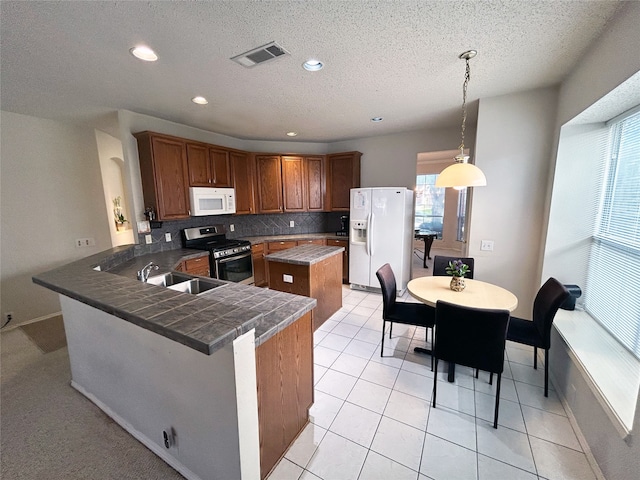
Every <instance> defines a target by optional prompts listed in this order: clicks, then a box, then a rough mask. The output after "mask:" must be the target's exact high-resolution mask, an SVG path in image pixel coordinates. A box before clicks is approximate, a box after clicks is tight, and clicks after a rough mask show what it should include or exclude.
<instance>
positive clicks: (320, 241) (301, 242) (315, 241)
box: [298, 238, 324, 245]
mask: <svg viewBox="0 0 640 480" xmlns="http://www.w3.org/2000/svg"><path fill="white" fill-rule="evenodd" d="M298 245H324V238H314V239H310V240H298Z"/></svg>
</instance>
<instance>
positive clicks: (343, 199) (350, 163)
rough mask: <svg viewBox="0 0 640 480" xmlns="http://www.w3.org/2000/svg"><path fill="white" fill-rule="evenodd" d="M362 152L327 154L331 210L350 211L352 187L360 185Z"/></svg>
mask: <svg viewBox="0 0 640 480" xmlns="http://www.w3.org/2000/svg"><path fill="white" fill-rule="evenodd" d="M361 157H362V153H360V152H346V153H333V154H330V155H327V169H328V178H327V183H328V185H329V186H328V190H329V195H328V197H329V210H331V211H332V212H348V211H349V208H350V205H349V203H350V194H351V189H352V188H358V187H360V158H361Z"/></svg>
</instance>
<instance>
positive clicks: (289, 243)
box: [267, 240, 298, 254]
mask: <svg viewBox="0 0 640 480" xmlns="http://www.w3.org/2000/svg"><path fill="white" fill-rule="evenodd" d="M296 245H298V242H297V241H295V240H283V241H280V242H267V254H269V253H273V252H278V251H280V250H286V249H287V248H293V247H295V246H296Z"/></svg>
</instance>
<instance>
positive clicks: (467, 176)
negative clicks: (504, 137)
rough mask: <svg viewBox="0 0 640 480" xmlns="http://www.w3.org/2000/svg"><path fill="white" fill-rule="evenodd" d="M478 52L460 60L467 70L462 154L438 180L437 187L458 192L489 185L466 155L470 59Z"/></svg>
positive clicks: (464, 92)
mask: <svg viewBox="0 0 640 480" xmlns="http://www.w3.org/2000/svg"><path fill="white" fill-rule="evenodd" d="M477 53H478V52H476V51H475V50H468V51H466V52H464V53H461V54H460V56H459V58H460V59H462V60H465V62H466V65H467V68H466V71H465V75H464V83H463V84H462V141H461V142H460V147H458V148H459V149H460V153H459V154H458V155H456V156H455V161H456V163H454V164H453V165H449V166H448V167H447V168H445V169H444V170H443V171H442V172H440V175H438V178H437V180H436V187H441V188H444V187H453V188H455V189H456V190H462V189H463V188H465V187H484V186H485V185H486V184H487V178H486V177H485V176H484V173H482V170H480V169H479V168H478V167H476V166H475V165H473V164H472V163H469V155H465V153H464V129H465V123H466V121H467V86H468V85H469V79H470V78H471V68H470V67H469V59H471V58H473V57H475V56H476V54H477Z"/></svg>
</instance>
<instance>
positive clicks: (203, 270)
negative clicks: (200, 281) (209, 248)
mask: <svg viewBox="0 0 640 480" xmlns="http://www.w3.org/2000/svg"><path fill="white" fill-rule="evenodd" d="M174 270H175V271H176V272H185V273H189V274H191V275H198V276H200V277H209V276H210V274H211V272H210V269H209V254H208V253H207V254H206V255H202V256H200V257H196V258H189V259H187V260H183V261H181V262H180V263H179V264H177V265H176V266H175V267H174Z"/></svg>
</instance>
